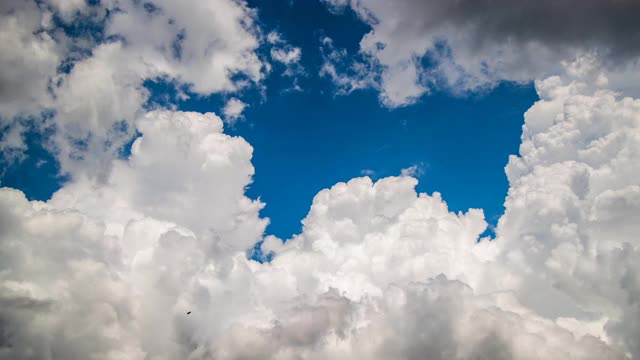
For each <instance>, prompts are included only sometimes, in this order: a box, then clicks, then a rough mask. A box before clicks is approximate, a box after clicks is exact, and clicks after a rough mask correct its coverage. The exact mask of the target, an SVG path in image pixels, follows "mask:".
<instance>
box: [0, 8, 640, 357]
mask: <svg viewBox="0 0 640 360" xmlns="http://www.w3.org/2000/svg"><path fill="white" fill-rule="evenodd" d="M423 4H425V5H421V6H428V5H426V4H431V3H430V2H429V3H423ZM461 4H462V3H461ZM543 4H546V3H543ZM561 4H563V6H565V3H561ZM588 4H595V3H591V2H588ZM615 4H618V5H616V6H620V7H621V8H622V9H626V10H628V11H630V10H632V8H631V7H630V6H631V2H624V1H623V2H620V3H617V2H616V3H615ZM334 5H340V4H339V3H337V2H336V3H335V4H334ZM351 5H352V6H354V7H356V8H357V9H359V10H358V11H362V10H363V9H365V6H367V8H368V6H369V4H368V1H362V2H354V3H352V4H351ZM467 5H468V4H467ZM110 6H111V7H115V6H117V7H118V8H120V9H121V10H120V11H118V12H116V14H115V15H113V16H112V17H110V18H109V19H108V20H106V21H107V23H108V25H107V27H106V29H107V30H106V32H107V34H110V35H113V36H114V40H113V41H109V42H103V43H100V44H94V43H92V41H93V40H92V39H77V38H76V39H72V38H70V37H69V35H65V34H60V33H57V32H56V31H36V30H38V29H40V30H42V29H48V28H49V27H50V26H51V23H50V21H51V19H50V16H51V14H52V12H53V13H56V14H57V15H56V16H60V17H61V19H63V20H64V19H67V21H71V20H68V19H72V18H73V17H74V16H82V15H83V14H85V15H86V14H90V13H92V12H93V14H94V15H92V18H96V17H97V18H100V16H101V15H100V14H103V10H104V9H105V8H107V9H108V8H109V7H110ZM194 6H195V7H196V8H195V10H194ZM381 6H382V5H381ZM461 6H462V5H461ZM532 6H533V5H532ZM535 6H536V9H538V11H540V12H542V13H543V14H546V13H547V12H549V13H550V12H551V11H552V10H548V8H546V7H540V6H542V5H535ZM549 6H550V5H549ZM566 6H569V5H568V4H566ZM594 6H595V5H594ZM609 6H613V5H611V4H609ZM103 7H104V8H103ZM0 8H1V9H2V11H3V12H2V18H1V19H0V24H1V25H0V36H1V37H2V39H7V41H11V42H12V44H15V46H13V47H11V49H12V52H2V54H0V68H1V69H2V70H3V71H2V75H1V76H2V77H1V78H0V80H1V81H2V87H0V89H5V90H2V91H0V103H1V104H2V108H1V113H0V116H2V119H3V124H5V126H8V127H10V128H11V129H18V130H16V131H17V135H16V133H11V132H8V134H10V135H12V136H15V139H14V142H13V143H10V142H9V140H10V139H9V138H4V139H3V141H2V144H3V152H4V151H5V146H6V148H7V149H18V150H19V149H20V146H22V145H21V144H20V134H19V132H20V131H19V129H20V126H21V124H25V123H24V116H30V117H31V119H35V120H33V121H35V122H36V123H38V124H40V123H43V124H44V125H42V126H53V127H55V129H56V130H57V132H56V134H57V136H56V137H55V138H54V139H53V141H54V144H55V146H53V148H54V149H58V152H57V153H56V154H57V156H58V160H59V161H60V162H61V163H62V164H63V168H64V169H67V170H68V171H71V174H72V177H71V179H70V181H69V182H68V183H67V184H65V185H64V186H63V187H62V188H61V189H60V190H59V191H57V192H56V193H55V194H54V196H53V197H52V199H50V200H49V201H47V202H38V201H28V200H27V199H26V197H25V194H23V193H22V192H21V191H19V190H16V189H10V188H2V189H0V359H211V358H213V359H358V358H362V359H405V358H406V359H418V358H428V359H598V360H599V359H625V358H632V359H638V358H640V342H638V339H640V239H639V238H638V235H637V234H639V233H640V181H639V180H638V179H640V99H636V98H633V97H629V96H626V95H625V94H624V93H620V92H615V91H612V90H611V89H610V87H611V79H612V78H609V77H607V74H609V72H608V71H609V70H608V68H606V69H603V68H602V67H601V66H602V64H603V62H606V63H608V62H612V63H618V62H629V61H632V60H633V59H634V52H633V51H632V49H625V51H622V48H621V46H622V45H623V43H622V42H620V43H614V42H612V43H610V44H609V45H608V47H607V48H601V47H599V46H600V45H601V44H604V43H606V42H607V40H610V39H609V37H608V36H611V38H612V39H613V38H614V37H615V36H614V35H615V34H616V33H614V32H612V33H610V34H608V35H607V34H604V33H602V34H600V35H598V36H593V37H592V38H589V41H590V42H584V43H583V42H579V43H578V42H576V43H575V47H576V48H579V47H580V46H587V45H589V46H591V45H592V47H590V48H588V49H587V48H585V49H587V50H589V49H596V50H598V51H604V50H607V51H608V52H605V54H606V56H604V57H602V58H594V57H592V56H584V57H578V58H577V59H574V60H573V61H572V62H571V63H566V64H564V65H558V66H559V67H562V69H563V70H562V71H561V73H562V75H561V76H551V77H544V78H540V79H539V80H537V81H536V90H537V92H538V94H539V96H540V100H539V101H538V102H536V103H535V104H534V105H533V106H532V107H531V108H530V109H529V110H528V111H527V113H526V114H525V126H524V128H523V134H522V144H521V146H520V152H519V154H520V155H519V156H512V157H511V158H510V160H509V163H508V164H507V166H506V173H507V176H508V179H509V185H510V188H509V194H508V197H507V199H506V202H505V205H506V212H505V214H504V215H503V216H502V218H501V219H500V221H499V224H498V227H497V229H496V238H495V239H489V238H479V237H480V234H482V233H483V232H484V230H485V229H486V227H487V223H486V222H485V219H484V215H483V212H482V210H480V209H470V210H468V211H467V212H464V213H457V214H456V213H452V212H449V210H448V208H447V205H446V202H445V201H446V199H442V198H441V196H440V194H438V193H434V194H431V195H428V194H418V193H416V191H415V189H414V187H415V186H416V184H417V180H416V179H415V178H413V177H411V175H412V174H415V173H416V171H418V170H416V169H418V167H416V169H414V170H412V171H406V172H404V174H402V176H399V177H389V178H384V179H381V180H378V181H377V182H373V181H372V180H371V179H370V178H368V177H361V178H356V179H352V180H350V181H349V182H347V183H338V184H336V185H334V186H333V187H331V188H330V189H325V190H322V191H321V192H319V193H318V194H317V195H316V196H315V198H314V199H313V205H312V207H311V209H310V211H309V213H308V215H307V216H306V218H305V219H304V220H303V223H304V227H303V230H302V232H301V233H300V234H298V235H296V236H294V237H293V238H292V239H288V240H287V239H278V238H276V237H273V236H265V228H266V226H267V224H268V219H265V218H261V217H260V214H259V211H260V209H261V208H262V207H263V203H261V202H260V201H259V200H253V199H250V198H248V197H247V196H246V195H245V190H246V187H247V186H248V185H249V184H250V183H251V181H252V176H253V174H254V168H253V166H252V164H251V159H252V154H253V148H252V147H251V145H250V144H248V143H247V142H246V141H245V140H244V139H242V138H240V137H232V136H229V135H227V134H225V133H224V130H223V121H222V119H221V118H220V117H219V116H218V115H216V114H213V113H206V114H201V113H194V112H181V111H176V110H172V109H157V110H154V111H146V110H144V109H143V106H142V105H143V103H144V102H145V100H146V97H147V96H148V94H146V92H145V90H144V88H143V87H142V86H141V84H142V81H144V80H145V79H147V78H149V77H154V76H166V77H168V78H171V79H173V80H175V81H177V82H180V83H181V84H184V85H185V86H188V87H189V89H190V90H191V91H194V92H196V93H202V94H208V93H213V92H234V91H237V90H239V89H240V88H242V87H243V86H248V85H247V84H250V83H259V82H260V81H261V79H262V77H263V76H265V74H264V72H263V69H262V66H264V64H263V63H262V60H260V59H259V57H258V56H257V55H256V54H255V49H256V47H257V46H258V43H259V42H260V41H261V40H260V39H261V38H262V36H261V35H260V30H259V29H257V28H255V27H253V25H252V24H253V20H255V16H256V15H255V14H254V13H253V12H252V10H250V9H248V8H247V7H246V6H245V5H244V4H243V3H240V2H235V1H231V0H229V1H226V0H216V1H213V2H208V3H206V5H205V4H204V3H202V2H197V1H196V2H194V3H193V4H191V6H186V5H181V6H177V5H174V3H173V2H170V1H167V2H166V3H160V2H158V3H157V6H156V7H148V6H147V7H145V6H142V5H141V4H139V3H137V2H114V3H110V2H104V3H103V4H102V5H101V7H99V8H95V7H88V6H86V5H84V3H83V2H73V1H52V2H50V3H38V4H36V3H32V2H22V1H15V2H13V3H11V2H4V3H3V5H0ZM220 8H224V9H226V10H225V12H224V14H225V15H224V16H222V15H220V14H221V13H222V12H218V11H214V9H220ZM587 8H588V9H589V7H587ZM9 9H11V11H9ZM375 9H376V8H375V7H371V8H370V10H369V11H371V12H372V16H374V15H375V16H376V18H378V17H381V16H382V15H380V14H382V13H378V14H376V11H378V10H375ZM408 9H409V8H405V6H404V3H401V5H399V6H397V8H396V10H397V11H396V12H393V14H404V13H405V12H407V11H409V10H408ZM466 9H467V10H466V11H468V12H469V14H467V13H466V12H465V13H464V14H459V15H456V16H453V15H454V14H457V13H458V11H457V10H458V9H457V8H452V9H448V10H447V11H446V12H444V14H449V13H451V15H447V16H440V17H441V18H445V19H446V18H447V17H448V16H450V17H451V20H450V21H451V22H452V24H454V25H455V24H459V23H461V22H463V21H464V19H467V18H469V19H475V20H476V21H477V22H478V23H483V24H484V22H485V21H480V17H479V15H477V14H476V12H475V11H473V10H474V9H476V7H475V6H471V7H467V8H466ZM509 9H512V8H511V7H509V6H506V10H504V11H507V12H508V10H509ZM591 10H592V11H594V12H593V13H592V12H589V11H587V10H579V11H582V12H584V13H581V15H580V16H582V17H583V18H585V19H591V18H594V19H595V17H593V16H592V15H590V14H595V11H600V10H598V9H595V8H593V9H591ZM602 11H605V10H602ZM620 11H622V10H620ZM413 13H414V14H416V15H413V16H414V17H415V16H418V17H419V16H426V15H424V14H423V13H424V11H423V12H417V11H413ZM363 14H364V13H363ZM384 14H391V12H389V13H387V12H386V10H385V12H384ZM421 14H423V15H421ZM463 15H464V16H463ZM495 16H498V18H497V19H498V20H499V19H503V20H504V19H507V16H508V15H504V14H502V13H497V14H496V15H495ZM589 16H592V17H589ZM170 19H171V21H170ZM419 19H422V18H421V17H419ZM461 19H462V20H461ZM454 20H455V21H457V23H456V22H453V21H454ZM498 20H496V21H497V24H498V25H500V26H498V25H495V26H497V27H498V28H500V29H502V30H501V31H505V32H506V33H508V31H507V30H508V29H511V27H508V26H506V25H505V24H503V23H502V22H501V21H498ZM554 21H555V20H553V21H551V22H550V24H551V26H553V25H554V24H555V23H554ZM594 21H595V20H594ZM384 23H385V20H384V19H382V18H379V19H378V20H376V24H378V25H376V26H383V25H380V24H384ZM447 23H448V22H447ZM411 24H412V26H416V27H417V28H418V29H420V31H423V24H424V22H422V21H418V22H413V23H411ZM488 24H491V22H489V23H488ZM527 24H531V25H530V29H532V31H533V30H536V29H537V25H536V24H537V23H536V22H535V21H533V20H531V22H527ZM571 24H572V22H569V23H568V25H567V26H571ZM559 25H560V23H558V24H557V26H559ZM483 26H488V25H486V24H485V25H483ZM580 26H581V25H580ZM580 26H578V25H575V28H576V29H577V30H576V32H575V34H574V35H571V31H569V34H567V35H566V36H565V37H563V38H560V39H559V40H553V44H551V43H550V44H548V45H544V46H548V48H549V49H552V48H553V46H561V44H563V43H564V44H573V43H572V42H573V41H577V40H575V39H576V36H577V35H576V34H577V33H578V32H577V31H578V30H580ZM594 26H601V29H604V28H605V27H608V26H607V25H606V24H600V25H598V24H594ZM629 26H631V25H629ZM634 26H635V25H633V26H631V28H630V29H628V30H626V31H628V32H629V34H630V36H631V35H634V34H637V33H636V32H634ZM141 27H142V28H144V29H152V31H151V30H149V31H140V28H141ZM573 28H574V27H570V28H569V30H571V29H573ZM463 30H465V29H458V30H456V31H455V32H453V33H452V34H453V35H452V36H454V37H455V36H462V35H461V34H463ZM466 30H468V29H466ZM377 31H379V30H375V29H374V32H373V33H371V34H369V35H368V36H367V38H365V39H369V38H374V37H375V36H377V35H376V32H377ZM425 31H426V30H425ZM496 31H497V30H496ZM611 31H613V29H611ZM619 31H622V30H619ZM181 32H184V33H185V34H186V36H178V35H177V34H179V33H181ZM533 32H534V33H535V31H533ZM467 35H468V36H472V35H470V34H467ZM543 35H544V34H542V33H541V34H538V35H535V34H529V33H521V34H520V37H515V38H513V39H514V40H513V41H516V40H520V41H522V42H524V43H527V42H531V43H534V44H537V43H538V42H543V41H544V40H545V39H547V38H548V37H550V35H547V36H543ZM176 36H177V38H181V39H182V40H179V42H181V45H180V46H179V48H180V49H181V50H180V56H177V55H176V54H175V53H173V51H174V50H175V48H174V47H172V45H171V44H173V43H174V41H175V40H176ZM272 36H274V35H272ZM514 36H515V35H514ZM489 38H490V37H489V36H488V35H487V39H489ZM411 39H412V38H411V37H408V38H406V39H405V40H406V42H405V43H402V42H400V43H398V42H397V41H399V40H398V39H391V38H389V39H386V40H385V41H386V43H387V44H388V46H387V48H392V47H394V46H399V47H401V46H403V44H410V43H411ZM85 41H86V43H85ZM271 41H272V42H273V43H277V44H281V43H280V42H279V41H281V40H279V39H278V40H276V39H275V38H273V37H272V39H271V40H268V42H271ZM367 41H368V40H367ZM487 41H489V40H487ZM363 43H366V41H364V42H363ZM496 44H497V42H496ZM327 45H330V44H329V43H327ZM494 45H495V44H494ZM78 46H86V47H88V48H91V52H90V54H84V53H83V52H82V51H79V50H78V49H77V47H78ZM282 46H283V47H282V48H278V49H280V50H278V49H275V50H274V51H273V52H272V54H271V56H272V57H274V58H275V59H280V60H278V61H280V62H281V63H283V64H285V65H291V64H293V63H295V62H297V60H296V59H297V58H299V56H300V55H299V50H295V49H297V48H292V47H289V46H285V45H282ZM409 46H410V45H409ZM518 46H525V45H522V44H520V45H518ZM603 46H604V45H603ZM387 48H385V49H387ZM487 48H488V49H489V51H493V50H492V44H488V45H487ZM170 49H174V50H170ZM453 49H454V50H455V46H453ZM333 50H335V51H337V53H336V54H338V55H336V56H340V54H339V50H336V49H333ZM333 50H332V51H333ZM77 51H79V52H80V54H77V53H76V52H77ZM379 51H381V54H382V53H383V52H384V50H379ZM478 51H480V50H478ZM482 51H484V50H482ZM381 54H377V55H376V56H378V55H379V56H382V55H381ZM403 54H406V53H401V52H399V53H398V55H399V56H400V57H402V56H403ZM74 56H79V59H77V60H73V63H74V65H73V66H72V68H71V70H70V71H69V72H68V73H66V72H64V71H60V70H59V69H58V66H59V64H60V61H62V60H61V59H66V58H69V57H74ZM381 59H382V58H381ZM504 59H506V60H505V61H507V62H509V61H511V60H513V59H510V58H509V57H508V56H507V57H505V58H504ZM496 60H499V59H498V58H496ZM547 60H548V61H549V62H548V63H545V62H544V61H543V62H541V63H540V64H539V66H542V67H543V68H542V70H543V71H542V72H543V73H546V72H547V71H549V72H551V71H553V70H554V68H555V65H554V66H551V67H549V68H546V67H545V66H547V65H545V64H556V63H555V61H558V60H559V59H555V60H550V59H546V60H545V61H547ZM614 60H616V61H614ZM5 69H12V71H11V72H7V71H5ZM326 71H330V70H326ZM385 71H387V70H385ZM389 71H392V70H389ZM501 71H502V70H501ZM20 73H23V74H25V76H24V77H21V79H24V80H25V81H24V82H20V81H18V80H15V79H18V77H15V78H14V76H18V75H16V74H20ZM237 73H241V74H243V76H241V77H240V80H238V78H237V77H234V76H232V75H231V74H237ZM30 74H32V75H33V76H26V75H30ZM384 74H385V73H383V78H384V76H385V75H384ZM504 74H509V73H508V72H505V73H504ZM532 74H534V75H535V74H536V73H535V72H531V73H529V74H527V75H526V77H529V76H534V75H532ZM594 74H595V75H594ZM204 75H206V76H204ZM388 76H394V75H393V73H388ZM504 76H505V77H506V76H507V75H504ZM509 76H510V75H509ZM535 76H537V75H535ZM594 76H595V79H597V80H598V81H593V80H594ZM523 78H525V76H523ZM96 79H98V80H100V81H97V80H96ZM14 80H15V81H14ZM12 81H13V82H16V83H20V86H15V85H6V86H5V84H12ZM383 84H385V83H383ZM383 87H384V85H383ZM13 88H15V89H16V90H15V92H13V91H6V89H13ZM47 88H49V89H50V90H47ZM461 89H465V87H464V86H463V87H462V88H461ZM383 91H387V90H383ZM383 94H384V93H383ZM383 96H387V95H383ZM233 99H235V101H238V102H239V103H238V102H234V100H233ZM244 106H245V105H244V103H243V102H241V100H239V99H237V98H232V100H231V101H230V103H229V104H228V106H227V111H225V113H224V114H222V115H224V116H226V117H227V118H231V117H234V116H236V117H239V116H241V114H242V109H244ZM44 109H52V110H53V111H54V114H52V115H48V117H45V118H44V119H42V118H41V117H40V112H41V111H42V110H44ZM17 114H20V115H22V116H23V117H18V118H16V115H17ZM123 119H124V121H125V123H126V124H127V127H126V129H125V130H124V131H123V132H124V134H122V135H121V136H119V135H117V134H114V133H113V132H112V129H113V125H114V124H116V123H118V122H119V121H122V120H123ZM227 120H228V119H227ZM27 124H30V123H27ZM135 131H137V132H139V133H140V134H141V135H140V136H139V137H138V138H137V139H136V140H135V141H134V143H133V145H132V147H131V155H130V157H129V158H127V159H119V158H118V157H117V156H115V155H114V154H115V153H116V152H117V150H118V149H119V146H118V143H117V141H122V142H124V141H127V140H128V139H129V138H130V136H126V134H127V133H128V134H132V133H134V132H135ZM83 134H85V135H86V134H89V135H90V136H89V138H87V139H85V140H86V144H85V145H83V146H80V147H78V146H76V145H77V139H78V138H77V137H78V136H79V137H80V138H82V136H83ZM5 136H7V135H5ZM106 140H108V141H109V146H105V144H104V141H106ZM74 144H75V145H74ZM9 145H11V146H9ZM14 145H15V146H14ZM74 146H75V147H74ZM7 151H8V150H7ZM18 153H19V152H18ZM469 181H473V179H469ZM291 182H292V183H293V182H295V179H291ZM285 185H286V184H285ZM283 240H287V241H283ZM260 241H263V242H262V245H261V250H262V253H263V254H265V256H268V257H269V258H270V259H271V261H269V262H264V263H259V262H256V261H253V260H249V259H248V256H247V253H248V252H249V251H250V249H252V248H253V247H254V245H255V244H257V243H259V242H260ZM187 312H191V314H189V315H188V314H187Z"/></svg>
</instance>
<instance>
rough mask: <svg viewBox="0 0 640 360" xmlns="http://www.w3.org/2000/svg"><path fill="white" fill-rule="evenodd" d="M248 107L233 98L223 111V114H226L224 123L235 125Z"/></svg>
mask: <svg viewBox="0 0 640 360" xmlns="http://www.w3.org/2000/svg"><path fill="white" fill-rule="evenodd" d="M246 107H247V104H246V103H244V102H242V100H238V99H236V98H231V99H230V100H229V101H227V104H226V105H225V106H224V109H222V113H223V114H224V121H225V122H226V123H229V124H233V123H235V122H236V121H238V119H240V118H241V117H242V113H243V112H244V109H245V108H246Z"/></svg>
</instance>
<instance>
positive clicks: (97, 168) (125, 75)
mask: <svg viewBox="0 0 640 360" xmlns="http://www.w3.org/2000/svg"><path fill="white" fill-rule="evenodd" d="M1 10H2V17H1V19H0V21H1V23H0V24H1V25H0V36H1V37H2V38H3V39H4V40H6V41H3V43H7V44H10V46H8V51H3V53H2V55H0V65H2V67H3V69H9V68H11V69H14V71H9V72H7V71H3V73H2V74H3V75H2V76H3V78H2V79H0V87H1V89H2V90H1V94H0V104H2V108H1V109H0V111H1V112H0V117H1V118H3V119H4V120H3V122H4V124H11V123H12V120H11V119H13V118H14V117H15V116H16V115H25V114H26V115H33V116H36V117H39V115H40V113H41V112H42V111H49V112H52V113H53V116H52V117H49V118H46V120H47V121H45V122H44V124H43V125H40V127H46V128H47V129H54V130H55V137H54V139H53V141H52V144H51V146H50V147H51V149H52V150H54V151H55V152H56V153H57V154H58V158H59V161H60V163H61V167H62V169H63V171H66V172H71V173H75V172H85V173H89V174H96V173H98V174H100V175H101V176H105V175H106V174H107V172H108V170H106V169H104V168H105V166H107V165H108V164H109V162H110V159H111V158H113V156H114V155H115V154H117V153H118V152H119V151H120V150H121V148H122V146H123V145H124V144H126V143H128V142H129V141H130V140H131V138H132V136H133V135H134V129H135V126H133V121H134V120H135V119H136V118H137V117H138V116H140V115H141V114H142V113H144V105H145V102H146V100H147V99H148V97H149V92H148V91H147V90H146V88H145V87H144V86H143V83H144V81H145V80H147V79H165V80H169V81H173V82H176V83H177V84H181V85H184V86H185V87H186V88H187V89H188V90H189V91H191V92H194V93H196V94H200V95H209V94H212V93H217V92H237V91H239V90H241V89H243V88H245V87H247V86H250V85H251V84H257V83H259V82H260V81H261V80H262V79H263V77H264V74H265V71H264V65H263V62H262V61H261V60H260V59H259V58H258V55H257V54H256V50H257V48H258V47H259V45H260V34H259V29H258V28H257V26H256V25H255V24H254V22H255V18H256V14H255V11H254V10H251V9H249V8H248V7H247V5H246V4H245V3H244V2H239V1H232V0H216V1H213V2H206V3H202V2H199V1H195V2H193V3H189V4H187V3H184V2H183V3H181V4H176V3H175V2H172V1H154V2H144V3H143V2H138V1H115V2H111V1H106V2H99V3H97V4H88V3H85V2H84V1H60V0H56V1H52V2H46V1H45V2H35V1H9V2H3V5H2V9H1ZM187 10H188V11H187ZM54 16H55V17H57V19H58V20H59V21H61V22H63V23H64V24H65V25H67V26H79V27H83V26H90V27H91V26H93V27H96V28H98V29H100V31H99V33H97V34H93V35H91V34H90V35H86V34H85V33H84V32H79V34H74V33H69V34H66V33H65V32H64V31H62V30H61V28H59V27H56V26H53V25H52V24H53V23H52V21H51V18H52V17H54ZM140 28H144V29H145V31H140ZM105 148H106V149H107V150H108V151H105Z"/></svg>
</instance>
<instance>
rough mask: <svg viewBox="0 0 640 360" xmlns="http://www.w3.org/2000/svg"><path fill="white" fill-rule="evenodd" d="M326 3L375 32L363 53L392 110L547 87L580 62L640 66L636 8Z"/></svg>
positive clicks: (368, 0) (620, 4) (569, 1)
mask: <svg viewBox="0 0 640 360" xmlns="http://www.w3.org/2000/svg"><path fill="white" fill-rule="evenodd" d="M325 3H327V5H328V6H329V7H330V8H332V9H336V10H340V9H344V8H346V7H349V8H350V9H352V10H353V11H354V12H355V13H356V14H357V15H358V16H359V18H360V19H362V20H363V21H364V22H365V23H367V24H368V25H370V26H371V31H370V32H368V33H367V34H366V35H365V36H364V37H363V38H362V40H361V41H360V52H361V54H363V55H364V56H365V57H366V58H367V59H368V61H370V62H372V63H373V64H374V65H375V66H376V67H377V68H378V69H379V71H380V72H381V78H380V80H379V82H378V85H379V86H380V91H381V99H382V101H383V103H384V104H386V105H387V106H390V107H397V106H403V105H407V104H410V103H412V102H414V101H415V99H416V98H417V97H419V96H421V95H422V94H424V93H426V92H428V91H429V89H430V88H433V87H445V88H448V89H450V90H452V91H454V92H464V91H467V90H477V89H482V88H487V87H492V86H494V85H495V84H496V83H498V82H500V81H502V80H508V81H516V82H526V81H531V80H533V79H539V78H542V77H545V76H548V75H551V74H554V73H558V72H560V71H562V62H572V61H574V60H575V58H576V56H584V55H592V56H594V57H595V58H597V60H598V62H599V63H601V64H602V66H604V67H605V68H608V69H610V70H613V71H623V70H624V68H626V67H628V66H637V63H636V62H637V58H638V55H640V47H638V45H637V44H638V39H640V25H638V22H637V21H635V14H637V13H638V12H640V4H639V3H638V2H637V1H635V0H622V1H608V0H607V1H599V0H589V1H578V0H575V1H573V0H565V1H560V2H558V1H535V2H532V1H509V0H504V1H474V0H469V1H454V2H451V1H444V2H443V1H430V0H428V1H423V0H403V1H394V2H389V1H384V0H325ZM425 56H426V57H427V58H428V61H427V62H425V61H423V58H424V57H425ZM427 64H428V65H427ZM634 64H635V65H634ZM636 70H637V67H636ZM620 80H621V81H622V82H624V80H623V79H620ZM621 86H622V85H621Z"/></svg>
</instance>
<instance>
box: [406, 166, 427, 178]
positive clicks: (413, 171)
mask: <svg viewBox="0 0 640 360" xmlns="http://www.w3.org/2000/svg"><path fill="white" fill-rule="evenodd" d="M422 175H424V164H422V163H419V164H413V165H411V166H409V167H407V168H404V169H402V170H400V176H411V177H414V178H417V177H420V176H422Z"/></svg>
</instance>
